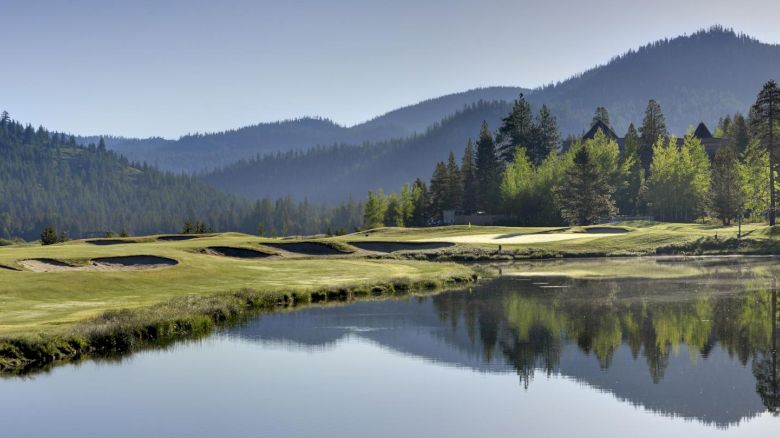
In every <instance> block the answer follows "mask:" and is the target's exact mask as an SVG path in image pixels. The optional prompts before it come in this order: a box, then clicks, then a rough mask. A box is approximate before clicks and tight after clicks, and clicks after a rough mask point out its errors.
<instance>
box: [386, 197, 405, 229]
mask: <svg viewBox="0 0 780 438" xmlns="http://www.w3.org/2000/svg"><path fill="white" fill-rule="evenodd" d="M384 224H385V226H388V227H403V226H404V210H403V207H402V205H401V201H400V200H399V199H398V196H397V195H390V196H389V197H388V201H387V208H386V209H385V217H384Z"/></svg>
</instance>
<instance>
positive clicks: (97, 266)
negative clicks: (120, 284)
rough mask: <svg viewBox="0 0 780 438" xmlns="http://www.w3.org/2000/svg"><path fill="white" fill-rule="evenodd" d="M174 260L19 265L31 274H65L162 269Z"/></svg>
mask: <svg viewBox="0 0 780 438" xmlns="http://www.w3.org/2000/svg"><path fill="white" fill-rule="evenodd" d="M178 263H179V262H177V261H176V260H173V259H169V258H166V257H157V256H148V255H139V256H121V257H100V258H96V259H92V260H90V262H89V263H88V264H86V265H83V266H77V265H71V264H69V263H65V262H63V261H60V260H54V259H29V260H21V261H20V262H19V264H20V265H21V266H23V267H24V268H25V269H27V270H30V271H33V272H65V271H140V270H146V269H157V268H164V267H166V266H173V265H176V264H178Z"/></svg>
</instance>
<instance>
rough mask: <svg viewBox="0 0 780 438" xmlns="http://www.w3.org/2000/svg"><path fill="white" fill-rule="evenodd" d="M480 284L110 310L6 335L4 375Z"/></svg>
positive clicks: (245, 296) (392, 283)
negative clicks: (53, 328) (332, 308)
mask: <svg viewBox="0 0 780 438" xmlns="http://www.w3.org/2000/svg"><path fill="white" fill-rule="evenodd" d="M480 278H481V276H480V273H478V270H477V269H471V274H470V275H451V276H449V277H446V278H437V279H425V280H410V279H396V280H389V281H384V282H378V283H374V284H368V285H352V286H342V287H323V288H319V289H316V290H314V291H310V292H293V291H280V292H263V291H257V290H251V289H242V290H238V291H234V292H221V293H216V294H207V295H200V296H184V297H177V298H174V299H171V300H169V301H167V302H164V303H162V304H160V305H156V306H150V307H141V308H136V309H119V310H110V311H106V312H104V313H102V314H101V315H99V316H97V317H96V318H93V319H90V320H86V321H83V322H80V323H77V324H75V325H74V326H73V327H72V328H70V329H69V330H67V331H65V332H62V333H56V334H54V333H52V334H38V335H29V336H27V335H20V336H8V337H5V336H0V377H7V376H14V375H28V374H33V373H36V372H44V371H46V370H48V369H50V368H51V367H54V366H56V365H62V364H66V363H71V362H77V361H80V360H84V359H99V358H107V357H118V356H124V355H127V354H131V353H133V352H135V351H139V350H143V349H146V348H154V347H160V346H164V345H168V344H170V343H173V342H177V341H180V340H185V339H192V338H197V337H201V336H206V335H209V334H211V333H212V332H213V331H214V330H215V329H217V328H220V327H225V326H229V325H232V324H235V323H238V322H240V321H243V320H245V319H247V318H251V317H254V316H259V315H261V314H263V313H274V312H280V311H285V310H291V309H299V308H304V307H307V306H312V305H327V304H333V303H350V302H355V301H361V300H370V299H389V298H393V297H403V296H413V295H431V294H436V293H439V292H442V291H444V290H447V289H454V288H457V287H462V286H467V285H470V284H475V283H476V282H477V281H479V279H480Z"/></svg>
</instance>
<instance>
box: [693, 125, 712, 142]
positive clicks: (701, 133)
mask: <svg viewBox="0 0 780 438" xmlns="http://www.w3.org/2000/svg"><path fill="white" fill-rule="evenodd" d="M693 136H694V137H696V138H698V139H703V138H712V133H711V132H710V130H709V129H707V125H705V124H704V122H701V123H699V126H697V127H696V130H695V131H693Z"/></svg>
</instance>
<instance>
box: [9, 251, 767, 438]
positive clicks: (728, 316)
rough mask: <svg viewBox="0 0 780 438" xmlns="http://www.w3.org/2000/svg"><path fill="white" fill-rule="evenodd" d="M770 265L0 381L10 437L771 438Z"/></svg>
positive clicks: (594, 287)
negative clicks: (727, 437) (435, 437)
mask: <svg viewBox="0 0 780 438" xmlns="http://www.w3.org/2000/svg"><path fill="white" fill-rule="evenodd" d="M567 263H568V262H563V263H561V262H556V263H555V264H554V267H555V270H556V271H559V270H561V269H563V270H565V269H566V267H567ZM579 263H580V265H576V266H581V263H582V262H579ZM603 263H608V262H606V261H604V262H603ZM620 263H624V264H623V265H620V266H621V269H622V270H625V268H626V265H625V263H627V262H625V261H621V262H620ZM629 263H637V268H636V269H635V271H636V272H645V271H648V270H649V271H652V270H653V269H654V268H653V266H649V267H648V265H647V264H648V263H651V264H652V263H658V264H659V269H661V268H662V267H661V266H660V263H662V262H659V261H653V260H639V261H634V262H629ZM663 263H668V262H663ZM675 263H680V262H675ZM640 264H641V266H640ZM776 264H777V262H776V261H775V259H765V258H755V259H753V258H750V259H703V260H694V261H689V262H685V265H684V266H680V265H678V266H677V267H675V269H677V268H678V267H681V268H683V269H682V270H681V272H684V274H685V275H686V276H683V277H680V278H672V279H658V278H654V279H650V278H641V277H640V278H630V279H609V278H601V279H597V280H585V279H567V278H563V277H559V276H547V277H545V276H542V277H539V276H534V277H523V276H505V277H502V278H500V279H498V280H496V281H492V282H489V283H485V284H482V285H480V286H478V287H475V288H473V289H472V290H470V291H457V292H448V293H443V294H439V295H436V296H432V297H424V298H418V297H411V298H405V299H399V300H385V301H372V302H360V303H355V304H350V305H340V306H331V307H327V308H308V309H302V310H298V311H294V312H288V313H280V314H275V315H268V316H262V317H259V318H256V319H253V320H252V321H250V322H248V323H246V324H244V325H242V326H239V327H234V328H231V329H228V330H225V331H223V332H220V333H217V334H215V335H213V336H211V337H209V338H207V339H205V340H202V341H197V342H185V343H179V344H176V345H174V346H173V347H171V348H168V349H166V350H155V351H146V352H142V353H138V354H135V355H132V356H129V357H127V358H125V359H123V360H121V361H118V362H117V361H114V362H107V361H98V362H95V361H87V362H84V363H81V364H77V365H67V366H62V367H58V368H55V369H53V370H52V371H50V372H48V373H45V374H38V375H34V376H29V377H26V378H18V377H14V378H5V379H2V380H0V420H1V421H2V425H3V426H2V427H3V429H2V430H3V436H9V437H25V436H31V437H38V436H79V437H92V436H94V437H103V436H116V437H138V436H148V437H158V436H159V437H169V436H203V437H206V436H207V437H349V436H354V437H367V436H371V437H397V436H421V437H422V436H425V437H428V436H432V435H439V436H447V437H461V436H462V437H473V436H550V437H559V436H575V435H576V436H602V437H613V436H615V437H617V436H620V437H624V436H632V437H634V436H667V437H668V436H686V437H690V436H703V435H706V436H718V435H735V436H759V437H760V436H778V434H780V417H778V416H777V412H778V408H779V407H780V390H779V388H780V385H779V384H778V379H779V376H778V363H777V353H776V347H777V335H778V330H777V292H776V290H775V289H773V288H772V285H773V282H772V278H773V276H774V275H775V270H776V268H775V265H776ZM541 266H548V267H549V266H553V265H551V264H547V265H541ZM570 266H575V265H574V264H572V265H570ZM600 266H601V267H602V268H603V267H604V265H600ZM629 267H630V266H629ZM640 268H641V269H640ZM648 268H649V269H648ZM606 270H609V266H607V268H606ZM629 271H631V269H629ZM505 272H512V270H511V269H508V270H505ZM515 272H516V270H515ZM690 275H695V277H690ZM773 315H774V318H773Z"/></svg>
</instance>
